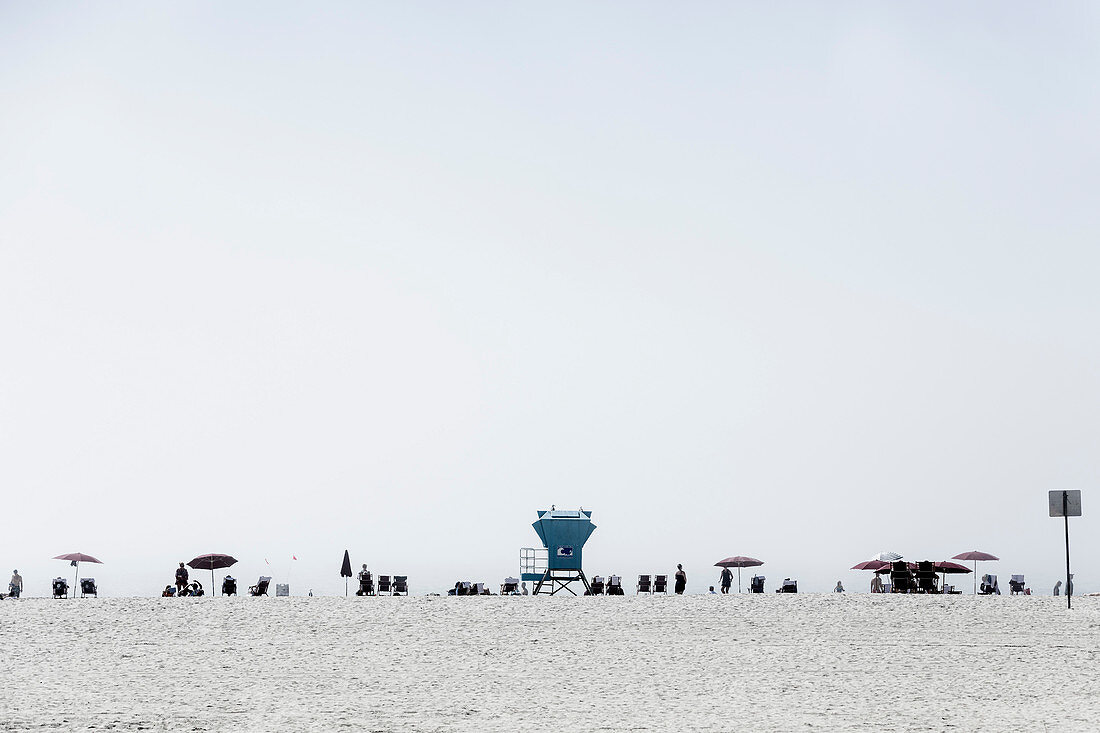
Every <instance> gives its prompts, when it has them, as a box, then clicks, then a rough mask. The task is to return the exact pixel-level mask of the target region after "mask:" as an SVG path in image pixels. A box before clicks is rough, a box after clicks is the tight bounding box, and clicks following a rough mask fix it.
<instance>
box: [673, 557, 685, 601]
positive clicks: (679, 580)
mask: <svg viewBox="0 0 1100 733" xmlns="http://www.w3.org/2000/svg"><path fill="white" fill-rule="evenodd" d="M687 584H688V575H687V573H685V572H684V566H683V565H677V566H676V588H675V589H674V590H675V591H676V595H678V596H682V595H684V589H686V588H687Z"/></svg>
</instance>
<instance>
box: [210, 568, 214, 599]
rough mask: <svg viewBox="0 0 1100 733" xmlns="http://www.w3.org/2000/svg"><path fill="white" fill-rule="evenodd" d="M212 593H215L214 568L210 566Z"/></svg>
mask: <svg viewBox="0 0 1100 733" xmlns="http://www.w3.org/2000/svg"><path fill="white" fill-rule="evenodd" d="M211 564H212V563H211ZM210 595H214V568H213V567H211V568H210Z"/></svg>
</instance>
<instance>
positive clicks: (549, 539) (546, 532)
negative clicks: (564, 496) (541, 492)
mask: <svg viewBox="0 0 1100 733" xmlns="http://www.w3.org/2000/svg"><path fill="white" fill-rule="evenodd" d="M538 515H539V518H538V521H537V522H535V523H534V524H532V525H531V526H532V527H534V528H535V531H536V532H538V535H539V539H540V540H542V547H541V548H534V547H524V548H522V549H521V550H520V551H519V565H520V567H519V572H520V578H522V579H523V580H524V581H531V582H533V583H534V584H535V589H534V591H532V593H533V594H534V595H538V594H539V593H549V594H550V595H554V594H555V593H557V592H558V591H560V590H567V591H569V592H570V593H572V594H573V595H577V594H576V592H575V591H574V590H573V589H572V588H570V587H569V584H570V583H572V582H574V581H577V580H579V581H580V582H581V583H582V584H583V585H584V589H585V591H586V592H587V591H589V590H590V588H589V586H588V579H587V578H585V577H584V571H583V570H582V569H581V550H582V548H583V547H584V543H585V542H587V541H588V538H589V537H590V536H592V531H593V530H595V529H596V525H594V524H592V512H590V511H587V512H586V511H585V510H583V509H580V510H576V511H563V510H560V509H554V508H551V509H550V510H549V511H547V510H540V511H539V512H538Z"/></svg>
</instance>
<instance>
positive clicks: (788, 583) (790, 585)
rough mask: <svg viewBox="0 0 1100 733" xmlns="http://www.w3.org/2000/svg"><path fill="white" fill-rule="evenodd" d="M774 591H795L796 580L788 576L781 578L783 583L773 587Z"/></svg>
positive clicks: (796, 586) (796, 589) (796, 590)
mask: <svg viewBox="0 0 1100 733" xmlns="http://www.w3.org/2000/svg"><path fill="white" fill-rule="evenodd" d="M775 592H776V593H797V592H798V581H797V580H791V579H790V578H783V585H781V586H779V587H778V588H776V589H775Z"/></svg>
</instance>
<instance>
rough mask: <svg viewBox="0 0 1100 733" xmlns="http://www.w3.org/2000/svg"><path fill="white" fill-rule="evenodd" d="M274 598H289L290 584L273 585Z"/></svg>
mask: <svg viewBox="0 0 1100 733" xmlns="http://www.w3.org/2000/svg"><path fill="white" fill-rule="evenodd" d="M275 597H276V598H289V597H290V583H276V584H275Z"/></svg>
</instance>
